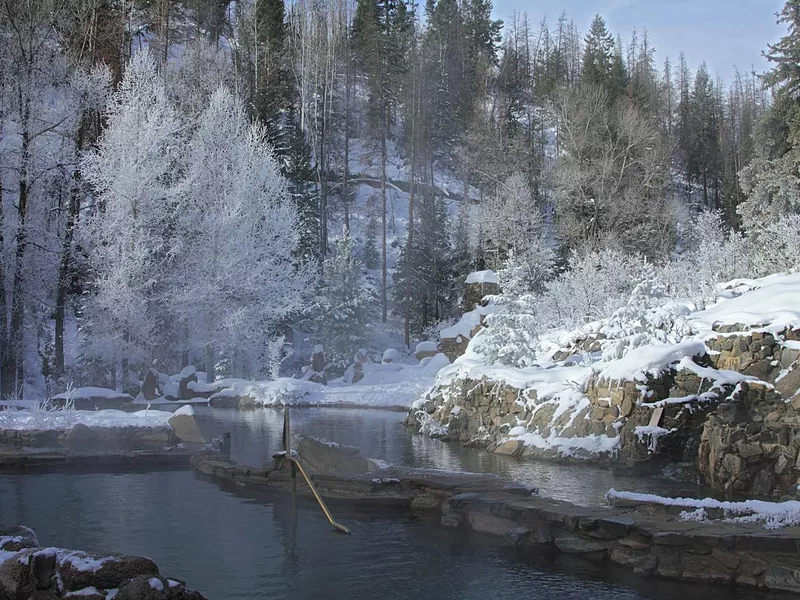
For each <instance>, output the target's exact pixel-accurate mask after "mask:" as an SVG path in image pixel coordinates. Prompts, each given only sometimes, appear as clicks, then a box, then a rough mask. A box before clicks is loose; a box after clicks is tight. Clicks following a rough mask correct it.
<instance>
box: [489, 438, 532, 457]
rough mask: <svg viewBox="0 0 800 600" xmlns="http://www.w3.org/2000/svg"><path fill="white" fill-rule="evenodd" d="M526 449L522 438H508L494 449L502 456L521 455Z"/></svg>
mask: <svg viewBox="0 0 800 600" xmlns="http://www.w3.org/2000/svg"><path fill="white" fill-rule="evenodd" d="M524 449H525V444H523V443H522V440H506V441H505V442H503V443H502V444H500V445H499V446H498V447H497V448H495V449H494V453H495V454H500V455H502V456H520V455H521V454H522V451H523V450H524Z"/></svg>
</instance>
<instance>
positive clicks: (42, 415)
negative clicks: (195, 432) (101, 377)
mask: <svg viewBox="0 0 800 600" xmlns="http://www.w3.org/2000/svg"><path fill="white" fill-rule="evenodd" d="M171 416H172V413H171V412H166V411H160V410H142V411H138V412H132V413H131V412H123V411H121V410H112V409H108V410H54V411H43V410H31V411H29V410H14V411H2V412H0V429H15V430H26V431H30V430H35V429H46V430H67V429H71V428H72V427H74V426H75V425H77V424H82V425H86V426H87V427H166V426H167V424H168V421H169V418H170V417H171Z"/></svg>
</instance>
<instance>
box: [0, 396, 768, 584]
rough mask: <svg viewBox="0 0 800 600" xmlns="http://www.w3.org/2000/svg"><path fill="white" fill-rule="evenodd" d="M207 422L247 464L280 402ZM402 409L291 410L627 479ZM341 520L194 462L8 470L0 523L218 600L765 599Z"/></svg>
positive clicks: (593, 484) (316, 429)
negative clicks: (221, 479) (420, 424)
mask: <svg viewBox="0 0 800 600" xmlns="http://www.w3.org/2000/svg"><path fill="white" fill-rule="evenodd" d="M201 418H202V426H203V428H204V429H205V430H206V432H207V433H209V434H211V433H213V434H216V433H219V432H222V431H225V430H229V431H231V432H232V434H233V453H234V455H235V456H236V457H237V458H239V459H244V460H247V461H248V462H252V463H260V462H262V461H263V459H264V458H265V457H266V456H267V455H268V454H269V453H270V452H271V451H272V450H273V449H274V448H275V447H276V444H277V443H278V440H279V439H280V427H281V423H282V414H281V413H280V412H278V411H259V412H254V413H234V412H232V411H214V410H208V411H203V413H202V417H201ZM401 419H402V415H400V414H398V413H390V412H381V411H354V410H335V409H326V410H316V409H307V410H298V411H293V428H294V429H295V430H296V431H302V432H305V433H309V434H314V435H319V436H323V437H328V438H333V439H336V440H338V441H341V442H343V443H350V444H356V445H360V446H361V447H363V448H364V454H365V455H367V456H371V457H375V458H381V459H383V460H386V461H387V462H392V463H395V464H401V463H402V464H408V465H419V466H427V467H440V468H450V469H454V468H465V469H472V470H488V469H494V468H498V469H499V470H500V471H501V472H505V473H509V474H512V475H520V476H524V478H528V479H532V480H534V481H537V482H538V483H540V486H541V488H542V489H543V491H545V492H546V493H547V494H551V495H554V496H558V497H564V498H571V499H578V500H582V501H585V502H594V501H597V500H598V499H599V498H601V497H602V494H603V493H604V492H605V489H607V487H608V486H609V485H616V486H617V487H624V485H622V482H620V481H618V480H616V479H615V478H614V477H613V476H612V475H611V474H610V473H608V472H605V471H600V470H594V469H583V468H576V467H558V468H556V467H554V466H552V465H551V466H550V467H548V466H546V465H539V466H532V465H529V464H523V463H520V462H517V461H507V460H500V459H499V457H492V456H490V455H487V454H485V453H481V452H477V451H467V450H463V449H461V448H458V447H456V446H452V445H448V444H444V443H441V442H437V441H435V440H426V439H423V438H419V437H416V436H412V435H409V434H408V432H407V431H406V430H405V429H404V428H403V427H402V426H401V425H400V424H399V422H400V420H401ZM630 483H632V484H633V483H636V484H645V483H646V482H645V481H638V482H637V481H631V482H630ZM650 484H651V485H654V486H656V487H657V486H658V485H660V484H659V483H658V482H652V481H651V482H650ZM600 488H605V489H600ZM336 516H337V518H338V519H339V520H341V521H343V522H344V523H345V524H346V525H347V526H348V527H350V528H351V529H352V530H353V535H352V536H342V535H340V534H336V533H333V532H332V531H331V529H330V527H329V526H328V524H327V523H326V522H325V521H324V519H323V518H322V516H321V515H320V514H319V513H318V512H317V511H316V510H314V508H313V506H311V505H309V504H306V503H301V504H300V505H299V506H293V504H292V502H291V499H290V498H283V497H277V498H276V497H273V498H269V497H266V498H262V499H258V500H254V499H248V498H244V497H242V496H240V495H237V494H236V493H235V492H231V491H227V490H223V489H220V488H219V487H218V486H217V485H216V484H215V483H213V482H209V481H206V480H204V479H201V478H199V477H197V476H195V475H194V474H193V473H191V472H188V471H167V472H156V473H127V474H119V475H109V474H62V473H52V474H34V475H11V476H0V522H3V523H23V524H25V525H28V526H30V527H32V528H34V530H36V532H37V533H38V535H39V539H40V542H41V543H42V544H46V545H55V546H66V547H73V548H83V549H92V550H96V551H103V552H109V553H114V552H116V553H129V554H144V555H146V556H150V557H151V558H153V559H154V560H155V561H156V562H157V563H158V564H159V566H160V567H161V568H162V570H163V572H164V573H166V574H168V575H172V576H176V577H180V578H183V579H186V580H187V582H188V584H189V586H190V587H194V588H196V589H199V590H200V591H202V592H203V593H204V594H205V595H207V596H208V597H209V598H210V599H211V600H227V599H231V600H232V599H242V598H250V599H259V598H286V599H290V598H291V599H305V598H309V599H311V598H330V599H333V600H338V599H346V600H355V599H358V598H376V599H377V598H380V599H387V598H398V599H400V598H412V599H427V598H431V599H436V600H459V599H475V600H484V599H495V598H514V599H517V598H526V599H532V600H536V599H548V600H549V599H559V598H565V599H576V600H578V599H580V600H591V599H599V600H604V599H612V598H613V599H614V600H628V599H635V598H652V599H658V600H661V599H664V600H665V599H667V598H676V597H683V598H699V597H703V598H704V599H705V600H716V599H720V600H721V599H723V598H737V599H738V598H741V599H749V598H756V597H764V596H756V595H754V594H750V593H739V592H734V591H731V590H729V589H726V588H722V589H718V588H705V587H697V586H688V585H678V584H670V583H664V582H652V581H644V580H641V579H638V578H635V577H633V576H632V575H630V574H628V573H626V572H621V573H617V572H615V571H609V570H607V569H597V568H594V567H591V566H589V565H587V564H584V563H581V562H577V563H571V562H550V561H548V560H545V559H544V558H543V559H542V561H541V562H537V563H531V562H530V559H528V560H527V561H521V560H518V559H517V558H516V557H514V556H511V555H509V554H508V551H507V550H505V549H503V548H501V547H500V546H498V545H496V544H495V543H494V542H490V541H486V540H482V539H480V538H476V537H472V538H470V539H469V541H467V540H466V539H465V538H464V537H462V535H461V534H459V533H457V532H451V531H446V530H442V529H441V528H439V527H437V526H435V525H432V524H431V523H428V522H424V521H418V520H415V519H412V518H409V517H405V516H399V515H398V516H389V515H381V516H375V515H365V514H356V513H347V512H344V513H342V511H341V509H338V508H337V511H336Z"/></svg>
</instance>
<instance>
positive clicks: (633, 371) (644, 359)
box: [597, 340, 706, 381]
mask: <svg viewBox="0 0 800 600" xmlns="http://www.w3.org/2000/svg"><path fill="white" fill-rule="evenodd" d="M705 354H706V345H705V344H704V343H703V342H702V341H699V340H688V341H685V342H681V343H679V344H658V345H651V346H642V347H639V348H636V349H635V350H632V351H630V352H628V354H627V355H625V356H624V357H622V358H619V359H617V360H612V361H608V362H602V363H600V364H599V365H598V367H597V372H598V373H599V374H600V376H601V377H602V378H603V379H606V380H610V381H623V380H624V381H647V376H648V375H651V376H653V377H658V376H659V375H661V373H663V372H664V371H666V370H667V369H669V368H670V366H671V365H674V364H675V363H677V362H679V361H681V360H683V358H685V357H691V356H703V355H705Z"/></svg>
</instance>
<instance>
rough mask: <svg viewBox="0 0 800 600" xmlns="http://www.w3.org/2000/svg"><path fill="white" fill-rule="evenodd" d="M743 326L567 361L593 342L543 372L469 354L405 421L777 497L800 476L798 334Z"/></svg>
mask: <svg viewBox="0 0 800 600" xmlns="http://www.w3.org/2000/svg"><path fill="white" fill-rule="evenodd" d="M746 329H747V328H746V326H744V325H742V324H736V325H730V326H729V325H715V326H714V329H713V330H712V331H713V333H712V334H711V335H712V337H709V338H708V339H707V340H706V342H705V343H703V342H698V341H696V340H688V341H684V342H681V343H679V344H672V345H669V344H664V345H654V346H645V347H643V348H641V349H638V350H637V351H636V352H632V353H630V354H629V355H627V356H626V357H624V358H622V359H619V360H616V361H608V362H599V363H596V364H594V365H588V364H586V362H585V361H583V362H582V361H578V360H575V357H586V356H587V354H586V353H587V350H591V349H592V346H593V344H598V343H599V342H598V340H597V339H596V338H594V337H593V338H592V339H584V340H577V341H575V342H573V344H572V347H571V348H570V349H565V350H562V351H561V352H559V353H557V356H556V358H558V359H560V360H559V361H558V362H556V363H554V364H549V365H544V367H543V368H529V369H509V368H503V367H497V366H489V365H485V364H484V363H483V362H482V361H481V360H480V359H479V358H478V357H476V356H475V355H473V354H471V352H470V351H468V352H467V354H466V355H465V356H463V357H462V358H460V359H459V360H458V361H456V363H455V364H453V365H451V366H449V367H445V368H444V369H443V370H442V371H441V372H440V374H439V377H438V382H437V385H436V386H434V387H433V388H432V389H431V390H430V391H429V392H428V393H427V394H426V395H425V396H424V397H423V398H421V399H420V400H419V401H417V402H416V403H415V404H414V406H413V407H412V410H411V411H410V413H409V417H408V419H407V423H408V424H409V425H411V426H412V427H414V428H416V429H418V430H419V431H420V432H421V433H424V434H428V435H431V436H435V437H443V438H446V439H451V440H456V441H459V442H461V443H463V444H465V445H470V446H478V447H485V448H487V449H489V450H491V451H494V452H496V453H499V454H506V455H513V456H526V457H533V458H557V459H563V458H572V459H585V460H592V461H599V462H617V463H619V462H622V463H626V464H630V465H635V464H638V463H640V462H643V461H653V460H656V461H664V462H667V461H670V462H678V463H683V464H690V465H696V468H697V472H698V474H699V475H701V476H702V477H703V478H704V479H705V480H706V481H707V482H708V483H709V484H711V485H715V486H717V487H719V488H722V489H724V490H727V491H731V492H733V491H751V492H753V493H758V494H762V495H782V494H786V493H789V492H792V491H794V490H795V489H796V488H797V485H796V484H797V481H798V475H800V468H798V467H797V466H796V465H797V463H798V460H800V395H798V388H800V381H798V378H800V365H799V364H798V356H800V344H798V343H797V341H796V340H798V339H800V329H792V328H788V329H785V330H782V331H776V332H774V333H767V332H764V331H747V330H746ZM792 400H794V402H793V403H792Z"/></svg>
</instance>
